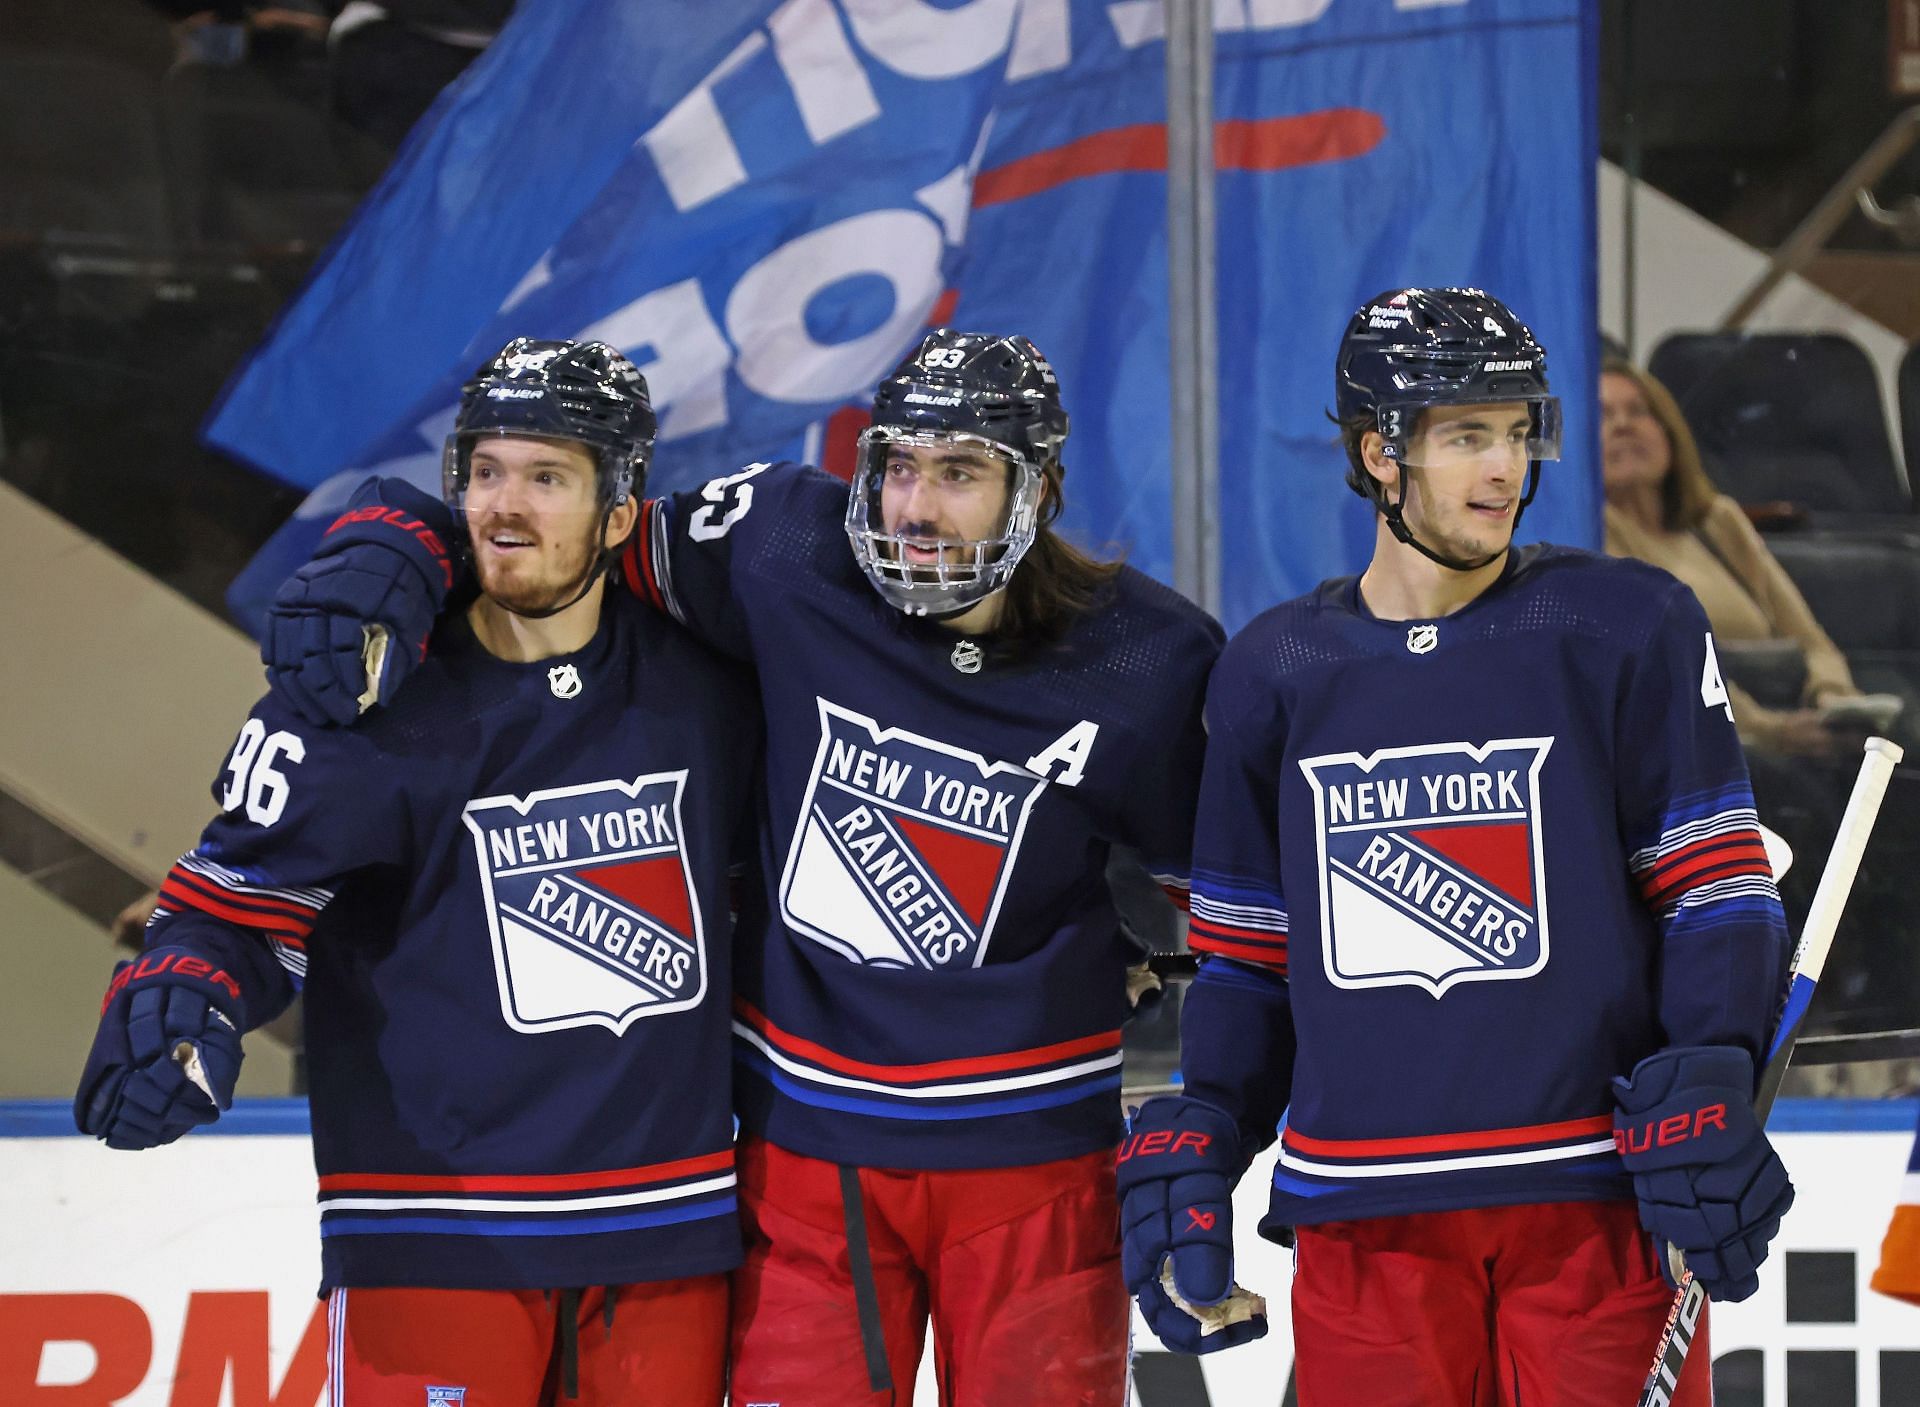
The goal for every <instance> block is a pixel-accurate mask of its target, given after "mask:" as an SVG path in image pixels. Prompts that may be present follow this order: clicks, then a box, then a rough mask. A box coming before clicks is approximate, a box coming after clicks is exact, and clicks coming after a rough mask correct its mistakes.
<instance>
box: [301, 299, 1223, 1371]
mask: <svg viewBox="0 0 1920 1407" xmlns="http://www.w3.org/2000/svg"><path fill="white" fill-rule="evenodd" d="M1066 433H1067V417H1066V413H1065V411H1064V410H1063V409H1062V408H1061V404H1060V396H1059V388H1058V385H1057V383H1056V380H1055V377H1054V373H1053V370H1052V368H1051V367H1050V366H1049V365H1048V363H1047V362H1046V360H1045V359H1044V358H1043V357H1041V355H1040V354H1039V352H1038V351H1037V350H1035V348H1034V347H1033V346H1032V344H1031V343H1029V342H1027V341H1026V340H1025V339H1024V338H1020V337H999V336H986V335H977V334H968V333H958V332H950V331H938V332H934V333H932V334H930V335H928V337H927V338H926V339H925V341H924V342H923V343H922V344H921V346H920V347H919V348H918V349H916V350H915V351H914V352H913V353H912V354H911V355H910V356H909V357H908V358H907V360H906V361H905V362H903V363H902V364H901V366H900V367H899V368H898V369H897V370H896V371H895V372H894V373H893V374H892V375H891V376H889V377H888V378H887V379H886V380H885V381H884V382H883V383H882V384H881V386H880V388H879V391H878V394H877V395H876V397H875V400H874V415H873V426H872V428H871V429H870V430H868V431H867V432H866V433H865V434H864V435H863V436H862V437H861V445H860V455H859V463H858V465H857V468H856V471H855V473H854V476H853V483H852V487H851V491H849V488H848V486H847V485H845V484H843V483H841V482H839V481H837V480H835V479H833V478H831V477H829V476H828V475H826V474H823V473H820V472H818V471H817V470H812V469H805V468H801V467H800V466H797V465H793V464H772V465H768V464H756V465H752V466H750V467H748V468H746V469H743V470H741V471H740V472H739V473H737V474H732V475H729V476H727V477H724V478H720V479H716V480H714V481H713V482H712V483H709V484H707V485H706V486H705V487H704V488H702V489H699V490H696V491H693V492H689V493H684V494H680V495H677V496H675V497H673V498H669V499H664V500H658V501H655V502H651V503H649V504H648V505H647V508H646V510H645V512H644V514H643V518H642V522H641V528H640V532H639V533H638V534H637V536H636V539H635V542H634V546H633V548H632V549H631V550H630V551H629V553H628V554H627V557H626V559H625V571H626V576H627V580H628V582H629V584H630V585H631V587H632V588H633V590H634V591H636V592H638V593H640V594H641V595H643V596H644V597H645V598H646V599H647V600H648V601H649V602H651V603H653V604H655V605H656V606H658V607H660V608H661V609H663V610H665V611H666V612H668V613H670V614H671V615H672V616H673V617H674V618H676V619H678V620H680V621H682V622H684V623H685V624H686V625H687V626H688V627H689V628H690V629H691V630H692V631H693V632H694V633H695V634H697V635H699V636H701V637H702V638H703V639H705V640H707V641H708V642H709V643H711V644H714V645H716V646H718V647H719V648H721V649H723V650H727V651H730V652H732V653H734V654H736V655H738V656H739V657H741V658H743V659H751V660H752V661H754V662H755V663H756V664H757V666H758V669H759V678H760V689H761V700H762V704H763V708H764V711H765V714H766V718H767V730H768V732H767V778H766V786H767V793H768V809H767V812H766V815H765V817H764V821H763V827H762V831H761V862H762V864H763V866H764V868H765V871H766V879H767V887H766V892H765V894H764V895H755V896H753V898H752V900H751V901H750V903H749V905H748V908H747V911H746V912H744V913H743V914H742V916H741V936H742V943H741V950H740V955H739V962H738V972H737V981H738V987H739V993H740V995H739V998H738V1000H737V1002H736V1019H735V1023H734V1032H735V1037H736V1044H735V1052H736V1056H737V1059H738V1073H739V1075H740V1085H739V1091H738V1099H739V1109H740V1119H741V1125H742V1131H743V1135H744V1141H743V1146H742V1150H741V1178H742V1187H741V1194H742V1205H743V1210H744V1214H745V1220H746V1229H747V1244H748V1249H747V1261H746V1265H745V1267H744V1268H743V1270H742V1272H741V1274H740V1275H739V1276H738V1277H737V1279H736V1289H735V1330H734V1343H733V1352H734V1357H733V1362H732V1370H731V1371H732V1392H733V1395H734V1397H735V1398H736V1399H737V1400H739V1401H741V1402H779V1403H781V1404H782V1407H808V1404H820V1407H857V1405H858V1404H863V1403H873V1404H906V1403H908V1402H909V1401H910V1400H911V1396H912V1392H913V1382H914V1373H915V1367H916V1364H917V1362H918V1360H919V1357H920V1353H921V1349H922V1344H923V1340H924V1337H925V1333H926V1323H927V1321H928V1319H929V1317H931V1320H932V1324H933V1334H934V1355H935V1362H936V1365H937V1370H938V1371H937V1377H938V1380H939V1382H940V1384H941V1396H942V1400H943V1401H944V1402H946V1403H948V1404H951V1405H952V1407H986V1404H995V1407H997V1404H1002V1403H1008V1402H1045V1403H1049V1404H1062V1407H1066V1405H1067V1404H1099V1407H1117V1404H1120V1403H1122V1402H1123V1401H1124V1395H1125V1390H1126V1389H1125V1378H1126V1341H1127V1296H1126V1288H1125V1285H1124V1284H1123V1282H1122V1280H1121V1277H1120V1267H1119V1245H1118V1236H1117V1224H1118V1207H1117V1205H1116V1200H1115V1195H1114V1179H1113V1150H1114V1146H1115V1144H1116V1142H1117V1141H1118V1138H1119V1133H1120V1127H1119V1117H1118V1099H1117V1094H1118V1090H1119V1084H1120V1058H1121V1057H1120V1025H1121V1022H1122V1020H1123V1018H1124V1017H1125V1015H1126V1014H1127V1011H1128V999H1127V993H1126V986H1125V968H1126V966H1127V963H1128V960H1129V957H1130V953H1129V949H1128V945H1127V944H1126V943H1125V942H1124V941H1123V938H1122V934H1121V931H1120V926H1119V924H1118V922H1117V919H1116V916H1115V913H1114V909H1113V904H1112V901H1111V898H1110V896H1109V894H1108V892H1107V888H1106V885H1105V883H1104V879H1103V869H1104V866H1105V863H1106V860H1107V856H1108V851H1109V849H1110V847H1112V846H1114V845H1116V844H1117V845H1124V846H1127V847H1129V848H1131V849H1132V850H1133V851H1134V852H1135V853H1136V854H1137V855H1138V856H1139V857H1141V858H1142V859H1143V861H1144V862H1145V863H1146V865H1147V867H1148V868H1149V869H1151V870H1153V871H1154V872H1155V873H1157V874H1159V875H1160V876H1162V877H1163V878H1165V879H1167V880H1168V881H1169V882H1170V883H1172V884H1174V885H1175V886H1176V887H1178V888H1179V889H1180V890H1181V892H1182V893H1184V884H1185V876H1186V869H1187V853H1188V847H1189V845H1190V843H1191V825H1192V817H1193V805H1194V797H1195V794H1196V791H1197V785H1198V772H1199V765H1200V754H1201V749H1202V733H1201V728H1200V718H1199V710H1200V701H1201V695H1202V691H1203V683H1204V680H1205V678H1206V675H1207V672H1208V670H1209V668H1210V667H1211V664H1212V662H1213V659H1214V657H1215V655H1216V653H1217V651H1218V648H1219V641H1220V635H1219V629H1218V627H1217V626H1216V625H1215V624H1214V623H1213V622H1212V621H1211V620H1210V619H1208V618H1207V617H1206V616H1205V615H1204V614H1203V613H1201V612H1200V611H1198V610H1196V609H1195V608H1194V607H1192V606H1191V605H1190V604H1188V603H1187V602H1186V601H1184V600H1183V599H1181V598H1180V597H1178V596H1176V595H1175V594H1174V593H1173V592H1171V591H1168V590H1166V589H1165V588H1163V587H1160V586H1158V585H1156V584H1154V583H1153V582H1152V581H1150V580H1149V579H1148V578H1146V577H1144V576H1142V575H1141V574H1139V573H1138V572H1135V571H1133V570H1131V569H1130V568H1126V567H1121V566H1116V565H1113V564H1108V563H1100V562H1095V561H1092V560H1090V559H1088V558H1086V557H1084V556H1082V555H1081V554H1080V553H1078V552H1077V551H1075V550H1074V549H1073V548H1071V547H1070V546H1069V545H1068V544H1067V543H1065V542H1064V541H1063V540H1062V539H1061V538H1059V537H1058V536H1057V535H1056V534H1055V533H1054V532H1053V530H1052V529H1051V527H1050V526H1049V524H1050V523H1051V522H1052V520H1053V519H1054V517H1055V516H1056V515H1057V514H1058V512H1059V510H1060V507H1061V487H1062V479H1063V466H1062V463H1061V459H1060V448H1061V445H1062V443H1063V442H1064V440H1065V438H1066ZM849 542H851V547H852V550H851V551H849V550H848V548H849ZM399 545H400V547H401V548H402V549H403V550H405V549H406V547H407V545H406V544H404V543H402V544H399ZM310 570H311V569H310ZM377 574H378V572H377V569H376V575H377ZM388 575H389V576H391V575H392V574H388ZM394 579H397V580H404V579H405V578H394ZM410 580H412V581H416V582H417V581H424V580H425V578H423V577H420V576H418V575H417V574H415V575H414V576H413V577H412V578H410ZM382 594H384V589H382V590H380V591H375V592H360V591H351V592H348V593H345V594H344V595H333V594H330V593H329V591H328V590H327V589H326V588H324V587H322V586H319V585H317V584H316V585H315V586H314V587H313V588H311V589H308V588H306V587H300V586H297V587H296V588H295V592H294V595H295V596H296V597H297V598H298V599H297V603H296V604H295V606H294V609H292V610H290V611H288V612H286V613H285V614H284V617H283V623H282V624H283V630H282V634H281V635H280V636H279V637H278V651H279V653H278V655H277V663H278V665H279V666H280V667H281V670H280V677H281V678H282V679H283V680H284V681H285V682H286V683H287V684H288V685H289V686H290V687H291V688H292V689H293V690H295V691H297V692H298V693H299V695H300V696H302V697H303V698H305V699H306V700H307V706H308V707H310V708H313V709H314V710H315V711H316V712H320V711H326V710H329V709H330V710H332V712H333V715H334V716H336V717H342V716H344V717H350V716H351V708H352V703H351V701H352V700H353V699H354V698H355V696H356V695H358V694H360V693H361V691H362V688H363V676H362V674H361V672H360V671H359V669H358V667H357V664H358V655H357V651H356V650H353V649H351V648H348V649H342V650H338V651H336V650H335V649H334V648H333V646H332V645H331V644H330V643H329V642H330V641H331V640H332V639H333V638H334V632H335V631H336V629H337V622H338V620H339V619H340V618H341V617H342V616H343V615H344V617H345V619H346V621H347V624H348V625H349V626H350V627H351V630H350V633H349V634H348V635H347V636H346V638H347V639H348V640H349V641H351V640H354V639H357V637H358V630H359V622H360V621H361V620H366V619H372V618H374V614H373V613H372V612H371V611H369V610H368V609H367V608H366V606H365V605H364V604H363V603H364V602H365V601H366V599H367V598H368V597H369V596H375V595H382ZM356 607H358V608H359V614H357V615H356V614H355V608H356ZM386 609H387V610H388V616H387V617H386V618H387V619H389V620H390V621H391V622H392V623H393V624H394V625H395V626H396V628H397V629H398V630H399V632H400V634H401V636H402V639H403V641H404V640H405V639H406V638H407V637H408V635H409V633H410V632H417V631H418V630H419V629H420V625H421V617H422V616H423V615H424V611H422V610H421V608H420V607H419V605H418V604H413V605H408V604H406V603H404V602H402V603H394V602H388V603H387V606H386ZM329 617H330V618H332V620H333V621H334V622H335V624H329V623H328V622H327V619H325V618H329ZM302 642H305V643H304V644H303V643H302ZM272 653H273V651H271V650H270V655H271V654H272ZM397 657H398V658H401V659H404V657H405V653H404V651H401V652H398V654H397ZM380 687H381V688H382V690H383V691H387V690H390V688H391V685H390V684H386V683H383V684H381V686H380Z"/></svg>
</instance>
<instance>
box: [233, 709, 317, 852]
mask: <svg viewBox="0 0 1920 1407" xmlns="http://www.w3.org/2000/svg"><path fill="white" fill-rule="evenodd" d="M306 755H307V745H306V744H305V743H303V742H301V741H300V739H299V738H297V737H295V736H294V735H293V734H292V733H285V732H281V733H271V734H270V733H268V732H267V725H266V724H264V723H262V722H261V721H260V720H259V719H257V718H249V719H248V720H247V722H246V726H245V727H243V728H241V730H240V738H239V741H237V742H236V743H234V745H233V756H231V757H229V758H228V759H227V771H226V776H227V784H226V785H225V786H224V787H222V788H221V790H220V809H221V810H222V811H227V812H233V811H238V810H240V809H241V805H242V803H244V804H245V806H246V812H247V819H248V820H249V821H252V822H253V823H254V824H255V825H260V826H270V825H272V824H273V823H274V822H275V821H277V820H279V819H280V813H281V812H282V811H285V810H286V809H287V778H286V775H285V774H284V773H282V772H280V771H279V770H277V769H276V768H275V766H274V764H275V763H276V762H278V761H280V759H281V758H285V759H286V760H287V761H288V762H289V763H296V762H301V761H304V760H305V758H306Z"/></svg>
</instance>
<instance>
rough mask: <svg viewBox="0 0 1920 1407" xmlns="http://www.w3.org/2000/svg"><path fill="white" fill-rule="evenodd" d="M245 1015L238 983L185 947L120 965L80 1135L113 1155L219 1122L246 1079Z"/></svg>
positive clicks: (96, 1043)
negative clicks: (194, 1070) (196, 1077)
mask: <svg viewBox="0 0 1920 1407" xmlns="http://www.w3.org/2000/svg"><path fill="white" fill-rule="evenodd" d="M241 1011H242V1002H241V999H240V985H239V983H237V982H235V981H234V980H233V978H232V977H231V976H229V975H228V974H227V972H226V971H225V970H224V969H222V968H219V967H216V966H215V965H214V964H213V963H211V962H208V961H207V960H206V959H205V958H202V957H200V956H198V955H196V954H195V953H192V952H190V951H189V950H187V949H186V948H153V949H151V950H149V951H147V952H145V953H142V954H141V955H140V957H139V958H138V959H137V960H136V961H133V962H123V963H121V964H120V965H119V966H118V967H116V968H115V969H114V972H113V981H112V983H111V984H110V985H109V986H108V987H107V999H106V1001H105V1003H104V1004H103V1005H102V1007H101V1011H100V1029H99V1030H98V1031H97V1032H96V1033H95V1034H94V1038H93V1049H92V1050H91V1051H90V1052H88V1054H87V1065H86V1069H85V1070H84V1071H83V1072H82V1073H81V1075H80V1091H79V1093H78V1094H77V1095H76V1096H75V1097H74V1101H73V1121H74V1123H75V1124H76V1125H78V1126H79V1129H80V1132H82V1133H90V1134H93V1135H94V1136H95V1137H96V1138H102V1139H105V1140H106V1143H107V1147H109V1148H157V1147H159V1145H161V1144H163V1143H171V1142H173V1140H174V1139H176V1138H178V1137H180V1135H181V1134H183V1133H185V1132H186V1131H187V1130H188V1129H191V1128H195V1127H197V1126H199V1125H201V1124H210V1123H212V1122H213V1121H214V1120H215V1119H217V1118H219V1117H220V1111H221V1110H223V1109H227V1108H230V1107H231V1106H232V1104H233V1085H234V1081H235V1080H237V1079H238V1078H239V1077H240V1027H241V1025H242V1024H243V1023H242V1020H241ZM182 1046H185V1047H187V1049H186V1050H182V1049H181V1047H182ZM188 1056H190V1057H191V1060H190V1061H188V1060H183V1057H188ZM189 1063H191V1064H194V1065H195V1067H196V1068H197V1070H198V1072H199V1074H200V1077H201V1078H202V1079H204V1080H205V1081H206V1086H207V1090H210V1091H211V1092H212V1097H211V1098H209V1097H208V1094H207V1092H206V1091H203V1090H202V1089H201V1087H200V1086H199V1085H198V1084H197V1083H196V1082H195V1080H194V1078H193V1076H192V1075H190V1074H189V1073H188V1068H187V1066H188V1064H189Z"/></svg>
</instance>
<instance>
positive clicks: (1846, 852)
mask: <svg viewBox="0 0 1920 1407" xmlns="http://www.w3.org/2000/svg"><path fill="white" fill-rule="evenodd" d="M1903 755H1904V753H1903V752H1902V750H1901V748H1900V746H1899V744H1897V743H1890V742H1888V741H1887V740H1886V739H1885V738H1868V739H1867V750H1866V756H1864V757H1863V758H1861V759H1860V774H1859V776H1857V777H1855V778H1854V779H1853V794H1852V795H1851V796H1849V797H1848V798H1847V809H1846V813H1845V814H1844V815H1842V816H1841V817H1840V833H1839V834H1838V835H1836V836H1834V838H1833V850H1832V851H1831V852H1830V853H1829V855H1828V856H1827V867H1826V868H1825V869H1824V870H1822V871H1821V872H1820V884H1819V887H1818V888H1817V889H1815V890H1814V892H1813V905H1812V907H1811V908H1809V909H1808V910H1807V922H1806V926H1805V927H1804V928H1802V929H1801V930H1800V946H1799V947H1798V948H1797V949H1795V951H1794V955H1793V969H1794V971H1795V972H1796V973H1798V974H1799V975H1801V976H1804V977H1805V978H1807V980H1809V981H1813V982H1817V981H1819V980H1820V973H1821V970H1822V969H1823V968H1825V967H1826V965H1827V951H1828V950H1829V949H1830V948H1832V947H1833V933H1834V930H1835V929H1836V928H1838V927H1839V926H1840V911H1841V910H1842V909H1844V908H1845V907H1846V904H1847V893H1848V891H1849V890H1851V889H1852V888H1853V879H1854V876H1855V875H1856V874H1858V873H1859V871H1860V856H1861V855H1862V854H1863V853H1864V852H1865V851H1866V848H1867V837H1869V836H1870V835H1872V834H1873V820H1874V817H1875V816H1877V815H1878V814H1879V812H1880V799H1881V798H1882V797H1883V796H1885V795H1886V792H1887V783H1888V782H1889V781H1891V780H1892V779H1893V769H1894V768H1895V767H1896V766H1897V765H1899V762H1900V759H1901V757H1902V756H1903Z"/></svg>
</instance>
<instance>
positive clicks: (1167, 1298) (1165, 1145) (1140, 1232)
mask: <svg viewBox="0 0 1920 1407" xmlns="http://www.w3.org/2000/svg"><path fill="white" fill-rule="evenodd" d="M1240 1172H1241V1161H1240V1133H1239V1130H1238V1129H1237V1128H1236V1127H1235V1125H1234V1122H1233V1120H1232V1118H1231V1117H1229V1116H1228V1115H1227V1114H1226V1113H1225V1111H1223V1110H1220V1109H1216V1108H1214V1107H1213V1105H1211V1104H1207V1103H1204V1102H1203V1101H1201V1100H1198V1099H1189V1098H1185V1097H1179V1098H1168V1099H1154V1100H1149V1101H1148V1102H1147V1103H1146V1104H1145V1105H1144V1106H1143V1107H1142V1108H1141V1109H1139V1110H1138V1111H1137V1112H1136V1113H1135V1114H1134V1115H1133V1117H1132V1119H1131V1120H1130V1121H1129V1127H1128V1132H1127V1137H1126V1139H1125V1141H1124V1142H1122V1143H1121V1145H1120V1157H1119V1163H1118V1173H1119V1183H1120V1234H1121V1237H1122V1240H1121V1246H1120V1268H1121V1271H1122V1273H1123V1274H1124V1275H1125V1276H1126V1281H1127V1288H1128V1289H1129V1290H1130V1291H1132V1293H1133V1295H1134V1298H1135V1299H1137V1300H1138V1301H1139V1302H1140V1313H1141V1315H1142V1316H1143V1317H1144V1318H1145V1319H1146V1321H1147V1323H1148V1325H1150V1326H1151V1327H1152V1329H1153V1332H1154V1333H1156V1334H1158V1335H1159V1336H1160V1341H1161V1342H1162V1343H1164V1344H1165V1345H1166V1346H1167V1347H1168V1348H1171V1349H1176V1350H1178V1351H1179V1352H1182V1353H1210V1352H1212V1351H1213V1350H1214V1349H1219V1348H1232V1347H1233V1346H1234V1345H1235V1344H1242V1343H1247V1342H1250V1341H1251V1340H1253V1339H1257V1338H1260V1337H1261V1336H1262V1335H1264V1334H1265V1333H1266V1332H1267V1320H1266V1316H1265V1315H1264V1314H1258V1313H1256V1314H1253V1315H1251V1316H1250V1317H1244V1318H1239V1319H1237V1320H1235V1321H1234V1322H1228V1323H1222V1324H1220V1325H1219V1327H1217V1328H1215V1329H1214V1330H1213V1331H1212V1332H1206V1331H1205V1323H1204V1321H1203V1320H1202V1319H1201V1318H1200V1317H1199V1316H1197V1315H1195V1314H1194V1313H1193V1312H1192V1310H1190V1309H1184V1308H1182V1307H1181V1306H1180V1304H1179V1303H1178V1302H1177V1301H1176V1300H1175V1299H1174V1298H1173V1296H1171V1295H1169V1294H1168V1293H1167V1289H1166V1286H1165V1285H1163V1284H1162V1283H1161V1278H1160V1277H1161V1271H1162V1269H1163V1267H1164V1266H1165V1265H1166V1263H1167V1261H1168V1259H1169V1258H1171V1260H1172V1270H1173V1286H1174V1289H1175V1290H1176V1291H1178V1293H1179V1295H1180V1297H1181V1298H1182V1299H1185V1300H1187V1301H1189V1302H1191V1303H1192V1304H1194V1305H1200V1306H1206V1305H1217V1304H1219V1303H1221V1302H1222V1301H1223V1300H1225V1299H1227V1297H1228V1296H1229V1295H1230V1294H1232V1293H1233V1289H1234V1285H1233V1184H1234V1183H1235V1182H1236V1181H1238V1180H1239V1177H1240Z"/></svg>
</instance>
